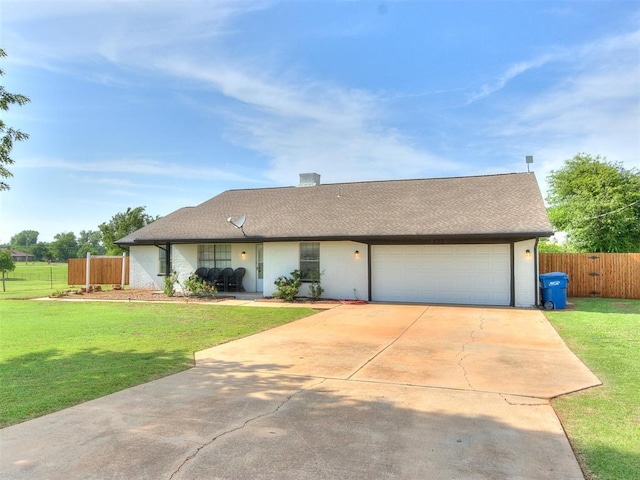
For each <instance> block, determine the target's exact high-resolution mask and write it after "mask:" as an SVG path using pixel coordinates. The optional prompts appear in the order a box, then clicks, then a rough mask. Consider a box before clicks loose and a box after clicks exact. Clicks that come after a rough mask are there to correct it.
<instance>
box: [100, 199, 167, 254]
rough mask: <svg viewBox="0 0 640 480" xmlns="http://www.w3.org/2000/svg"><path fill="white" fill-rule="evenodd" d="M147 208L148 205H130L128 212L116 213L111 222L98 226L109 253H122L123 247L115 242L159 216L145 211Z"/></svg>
mask: <svg viewBox="0 0 640 480" xmlns="http://www.w3.org/2000/svg"><path fill="white" fill-rule="evenodd" d="M145 208H147V207H136V208H131V207H129V208H127V211H126V212H124V213H116V214H115V215H114V216H113V217H111V220H110V221H109V222H105V223H102V224H101V225H100V226H99V227H98V228H99V229H100V233H102V243H103V245H104V246H105V248H106V249H107V255H120V254H122V249H121V248H120V247H118V246H117V245H115V243H114V242H115V241H116V240H120V239H121V238H122V237H126V236H127V235H129V234H130V233H132V232H135V231H136V230H139V229H141V228H142V227H144V226H146V225H149V224H150V223H152V222H154V221H155V220H157V219H158V218H159V217H155V218H154V217H152V216H151V215H148V214H147V213H145V211H144V210H145ZM123 248H124V247H123Z"/></svg>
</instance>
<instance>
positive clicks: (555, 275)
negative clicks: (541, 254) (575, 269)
mask: <svg viewBox="0 0 640 480" xmlns="http://www.w3.org/2000/svg"><path fill="white" fill-rule="evenodd" d="M539 277H540V292H541V294H542V306H543V307H544V308H545V310H553V309H562V308H567V285H569V275H567V274H566V273H563V272H552V273H541V274H540V275H539Z"/></svg>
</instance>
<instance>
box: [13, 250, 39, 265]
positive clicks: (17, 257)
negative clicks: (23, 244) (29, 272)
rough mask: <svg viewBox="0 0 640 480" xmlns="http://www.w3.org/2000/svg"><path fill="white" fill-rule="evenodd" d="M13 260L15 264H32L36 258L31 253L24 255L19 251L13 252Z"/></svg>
mask: <svg viewBox="0 0 640 480" xmlns="http://www.w3.org/2000/svg"><path fill="white" fill-rule="evenodd" d="M11 258H12V259H13V261H14V262H29V261H31V262H32V261H33V259H34V258H35V257H34V256H33V255H31V254H30V253H24V252H21V251H19V250H11Z"/></svg>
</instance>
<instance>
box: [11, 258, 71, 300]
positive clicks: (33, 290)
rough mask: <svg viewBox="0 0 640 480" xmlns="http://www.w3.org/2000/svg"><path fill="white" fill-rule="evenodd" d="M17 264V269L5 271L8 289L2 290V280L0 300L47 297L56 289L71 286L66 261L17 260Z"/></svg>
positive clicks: (64, 288)
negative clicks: (26, 261)
mask: <svg viewBox="0 0 640 480" xmlns="http://www.w3.org/2000/svg"><path fill="white" fill-rule="evenodd" d="M15 265H16V268H15V270H13V271H12V272H6V273H5V279H6V280H5V288H6V291H2V284H1V282H0V300H2V299H7V298H36V297H46V296H48V295H50V294H51V293H53V292H55V291H56V290H66V289H67V288H70V287H69V286H68V285H67V269H68V268H67V264H66V263H52V264H48V263H47V262H35V263H33V262H29V263H24V262H16V263H15ZM0 278H1V277H0Z"/></svg>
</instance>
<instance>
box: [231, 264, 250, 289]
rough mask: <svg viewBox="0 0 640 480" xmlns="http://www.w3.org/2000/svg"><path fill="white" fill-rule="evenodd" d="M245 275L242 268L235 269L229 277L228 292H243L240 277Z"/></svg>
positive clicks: (244, 269)
mask: <svg viewBox="0 0 640 480" xmlns="http://www.w3.org/2000/svg"><path fill="white" fill-rule="evenodd" d="M245 273H247V269H246V268H244V267H239V268H236V269H235V271H234V272H233V275H231V276H230V277H229V285H228V287H229V290H235V291H236V292H244V287H243V286H242V277H244V274H245Z"/></svg>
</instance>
